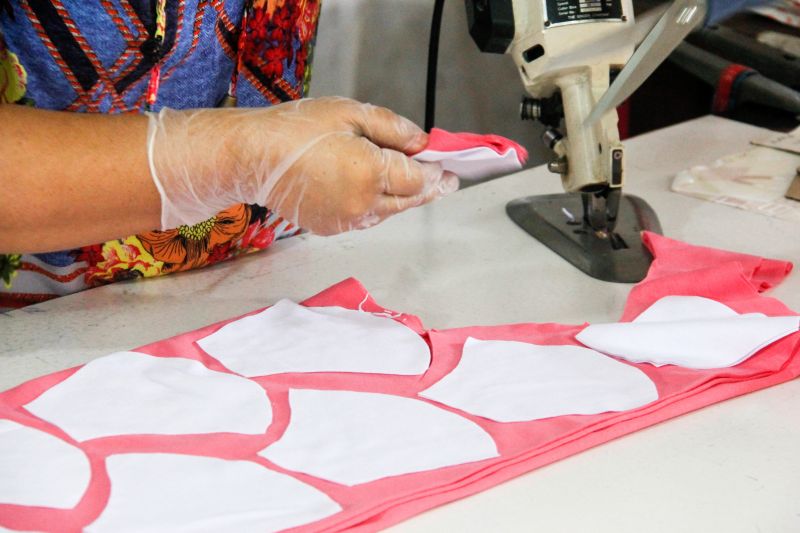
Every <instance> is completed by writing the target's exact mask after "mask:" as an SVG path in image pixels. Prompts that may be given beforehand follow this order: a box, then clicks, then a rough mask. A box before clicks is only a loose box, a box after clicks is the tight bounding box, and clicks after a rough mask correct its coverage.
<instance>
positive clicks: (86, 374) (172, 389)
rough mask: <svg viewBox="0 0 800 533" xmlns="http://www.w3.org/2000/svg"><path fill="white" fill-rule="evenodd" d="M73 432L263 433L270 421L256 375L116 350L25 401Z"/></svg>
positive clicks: (85, 435) (88, 435) (82, 436)
mask: <svg viewBox="0 0 800 533" xmlns="http://www.w3.org/2000/svg"><path fill="white" fill-rule="evenodd" d="M25 407H26V408H27V409H28V410H29V411H31V412H32V413H34V414H35V415H36V416H38V417H40V418H43V419H44V420H47V421H48V422H51V423H53V424H55V425H57V426H59V427H60V428H61V429H62V430H64V431H65V432H66V433H68V434H69V435H71V436H72V437H73V438H74V439H76V440H80V441H84V440H88V439H94V438H98V437H108V436H113V435H131V434H159V435H186V434H194V433H217V432H220V433H221V432H231V433H245V434H260V433H263V432H264V431H266V429H267V426H269V424H270V422H271V421H272V407H271V406H270V402H269V398H267V394H266V392H265V391H264V389H262V388H261V387H259V386H258V385H257V384H256V383H253V382H252V381H250V380H247V379H244V378H242V377H239V376H234V375H231V374H225V373H222V372H214V371H212V370H209V369H208V368H206V367H205V366H203V365H202V364H201V363H199V362H198V361H193V360H191V359H184V358H180V357H169V358H167V357H153V356H150V355H145V354H141V353H136V352H118V353H114V354H111V355H107V356H105V357H101V358H99V359H95V360H94V361H91V362H90V363H88V364H87V365H86V366H84V367H83V368H81V369H80V370H78V371H77V372H76V373H75V374H73V375H72V376H70V377H69V378H67V379H66V380H64V381H63V382H61V383H59V384H58V385H55V386H54V387H52V388H50V389H49V390H47V391H45V392H44V393H43V394H42V395H41V396H39V397H38V398H36V399H35V400H33V401H32V402H31V403H29V404H28V405H26V406H25Z"/></svg>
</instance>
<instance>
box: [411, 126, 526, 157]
mask: <svg viewBox="0 0 800 533" xmlns="http://www.w3.org/2000/svg"><path fill="white" fill-rule="evenodd" d="M479 147H485V148H491V149H492V150H494V151H495V152H497V153H498V154H501V155H502V154H505V153H506V152H508V151H509V150H511V149H514V150H516V152H517V158H518V159H519V162H520V164H521V165H524V164H525V162H526V161H527V160H528V151H527V150H525V148H524V147H523V146H522V145H520V144H518V143H516V142H514V141H512V140H511V139H506V138H505V137H501V136H500V135H494V134H487V135H480V134H477V133H463V132H462V133H452V132H449V131H445V130H441V129H439V128H433V129H431V131H430V133H429V136H428V146H426V147H425V149H426V150H436V151H439V152H460V151H462V150H469V149H470V148H479Z"/></svg>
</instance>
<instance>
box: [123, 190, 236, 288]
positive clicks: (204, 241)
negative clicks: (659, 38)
mask: <svg viewBox="0 0 800 533" xmlns="http://www.w3.org/2000/svg"><path fill="white" fill-rule="evenodd" d="M249 220H250V207H249V206H247V205H245V204H239V205H236V206H233V207H230V208H228V209H226V210H225V211H222V212H220V213H218V214H217V215H216V216H213V217H211V218H209V219H208V220H206V221H204V222H200V223H199V224H195V225H193V226H180V227H178V228H177V229H173V230H168V231H150V232H148V233H143V234H141V235H138V238H139V240H140V241H141V242H142V245H143V246H144V249H145V250H147V251H148V252H149V253H150V254H151V255H152V256H153V257H154V258H155V259H156V260H157V261H161V262H163V263H164V267H163V269H162V273H164V274H168V273H170V272H179V271H182V270H190V269H192V268H197V267H201V266H205V265H207V264H209V263H214V262H216V261H219V260H220V259H221V258H220V256H219V255H220V251H222V250H226V251H227V249H228V248H229V246H227V245H228V244H229V243H230V242H231V241H235V240H236V239H238V238H239V237H241V235H242V234H243V233H244V231H245V230H246V229H247V223H248V222H249Z"/></svg>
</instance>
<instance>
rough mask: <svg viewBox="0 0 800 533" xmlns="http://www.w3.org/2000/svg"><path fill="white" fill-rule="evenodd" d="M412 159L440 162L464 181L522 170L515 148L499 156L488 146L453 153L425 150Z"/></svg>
mask: <svg viewBox="0 0 800 533" xmlns="http://www.w3.org/2000/svg"><path fill="white" fill-rule="evenodd" d="M412 159H416V160H417V161H423V162H429V163H430V162H439V163H441V164H442V168H444V169H445V170H448V171H450V172H452V173H454V174H455V175H457V176H458V177H459V178H461V179H462V180H477V179H481V178H486V177H488V176H494V175H497V174H509V173H511V172H517V171H518V170H521V169H522V163H520V162H519V156H518V155H517V151H516V150H515V149H514V148H509V149H508V150H506V152H505V153H503V154H498V153H497V152H495V151H494V150H492V149H491V148H489V147H486V146H478V147H475V148H467V149H465V150H457V151H452V152H443V151H439V150H423V151H421V152H419V153H417V154H414V155H413V156H412Z"/></svg>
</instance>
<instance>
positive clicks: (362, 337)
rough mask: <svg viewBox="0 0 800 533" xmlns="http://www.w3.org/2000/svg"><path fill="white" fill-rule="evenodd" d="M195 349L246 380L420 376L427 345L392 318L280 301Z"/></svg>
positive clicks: (426, 358)
mask: <svg viewBox="0 0 800 533" xmlns="http://www.w3.org/2000/svg"><path fill="white" fill-rule="evenodd" d="M197 344H198V345H199V346H200V347H201V348H202V349H203V350H205V351H206V353H208V354H209V355H211V356H212V357H214V358H215V359H217V360H218V361H219V362H221V363H222V364H223V365H225V366H226V367H227V368H229V369H230V370H232V371H234V372H236V373H238V374H241V375H243V376H250V377H253V376H266V375H269V374H280V373H284V372H362V373H370V374H400V375H416V374H422V373H423V372H425V371H426V370H427V369H428V365H429V364H430V358H431V356H430V350H429V349H428V345H427V344H426V343H425V341H424V340H422V338H421V337H420V336H419V335H417V333H415V332H414V331H413V330H411V329H409V328H407V327H406V326H404V325H403V324H401V323H399V322H396V321H395V320H392V319H390V318H386V317H380V316H375V315H373V314H371V313H366V312H362V311H353V310H351V309H344V308H342V307H305V306H302V305H298V304H296V303H294V302H292V301H289V300H281V301H279V302H278V303H276V304H275V305H273V306H272V307H270V308H269V309H266V310H265V311H262V312H261V313H258V314H256V315H252V316H249V317H245V318H242V319H240V320H237V321H235V322H231V323H230V324H227V325H225V326H224V327H222V328H221V329H220V330H219V331H217V332H215V333H212V334H211V335H209V336H208V337H205V338H203V339H200V340H199V341H197Z"/></svg>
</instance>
